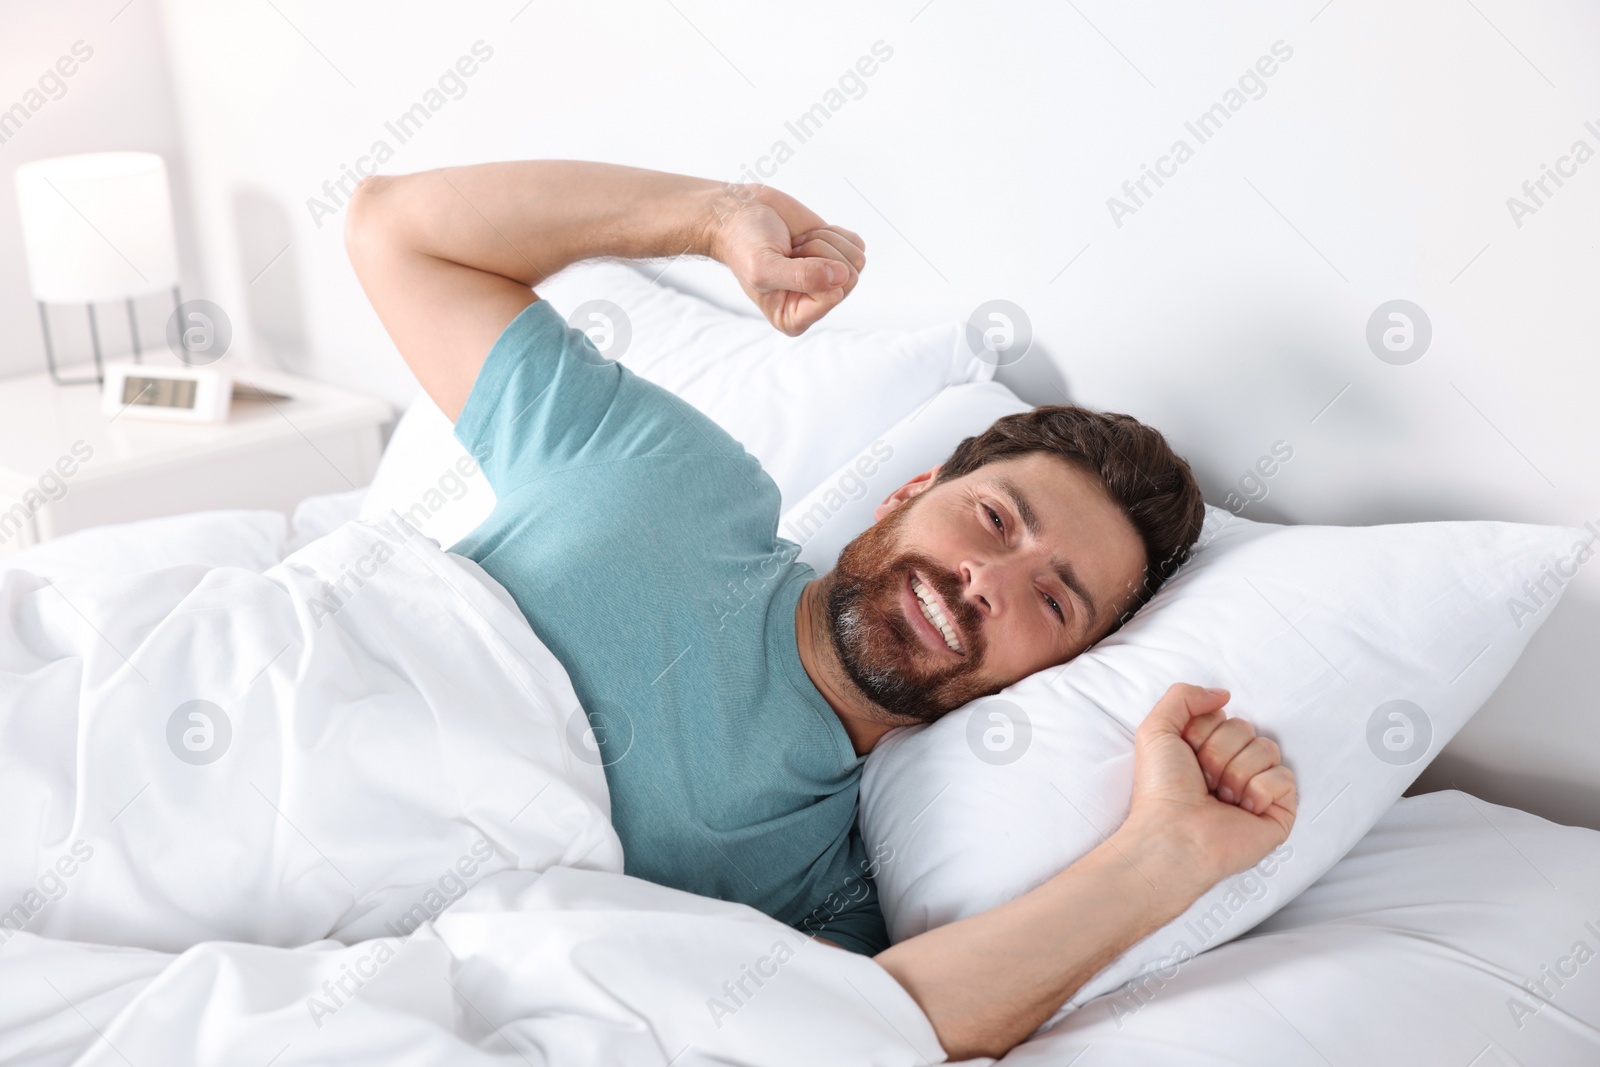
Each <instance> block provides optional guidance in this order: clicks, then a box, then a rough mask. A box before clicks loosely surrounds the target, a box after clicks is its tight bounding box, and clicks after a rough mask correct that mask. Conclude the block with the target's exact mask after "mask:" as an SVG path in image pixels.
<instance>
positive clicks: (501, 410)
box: [455, 300, 754, 497]
mask: <svg viewBox="0 0 1600 1067" xmlns="http://www.w3.org/2000/svg"><path fill="white" fill-rule="evenodd" d="M455 433H456V438H457V439H458V440H459V441H460V442H461V443H462V444H463V445H465V446H466V448H467V451H468V452H470V453H472V455H473V457H474V458H475V459H476V460H477V461H478V463H479V465H480V466H481V467H482V468H483V471H484V474H485V476H486V477H487V479H488V482H489V484H490V485H491V486H493V487H494V490H495V492H496V493H497V494H499V495H500V496H502V497H504V496H507V495H509V494H510V493H511V492H512V491H514V490H516V489H520V488H522V487H523V486H525V485H526V484H528V483H529V482H531V481H533V480H535V479H537V478H541V477H545V476H547V475H550V474H555V473H558V472H560V471H564V470H569V469H572V468H575V467H580V466H595V465H599V464H603V463H607V462H610V461H614V460H619V459H628V458H632V457H637V456H646V455H651V454H680V455H701V454H703V455H707V456H716V457H721V458H726V459H736V460H744V461H746V462H750V463H752V464H753V463H754V460H753V458H752V457H749V456H748V455H746V454H745V452H744V449H743V448H742V446H740V445H739V443H738V442H736V441H734V440H733V438H732V437H730V436H728V434H727V432H726V431H725V430H723V429H722V428H721V427H720V426H718V425H717V424H716V423H714V422H712V421H711V420H710V419H709V418H707V417H706V416H705V415H703V414H702V413H701V412H699V411H697V410H695V409H694V408H693V407H692V406H690V405H689V404H688V403H686V402H685V401H683V400H681V399H679V398H677V397H675V396H673V395H672V394H671V393H668V392H667V391H666V390H665V389H662V388H660V387H659V386H657V385H654V384H653V383H651V382H647V381H645V380H644V379H642V378H640V377H639V376H638V375H636V374H634V373H633V372H632V371H630V370H628V369H627V368H626V367H624V366H622V365H621V364H620V363H617V362H615V361H613V360H608V359H606V358H605V357H604V356H602V355H601V354H600V352H599V350H597V349H596V348H595V346H594V344H593V342H591V341H590V340H589V337H588V335H586V334H585V333H584V332H583V331H582V330H578V329H574V328H572V327H569V326H568V325H567V324H566V322H565V321H564V320H563V319H562V318H561V316H560V314H559V313H557V312H556V311H555V309H554V308H552V307H551V306H550V304H549V303H548V302H546V301H544V300H537V301H535V302H534V303H532V304H530V305H528V307H526V308H524V309H523V311H522V313H521V314H519V315H518V316H517V317H516V318H515V319H513V320H512V321H511V324H510V325H508V326H507V327H506V328H505V330H504V332H502V333H501V335H500V337H499V338H498V339H497V340H496V341H495V343H494V347H493V348H491V349H490V350H489V356H488V358H487V359H486V360H485V361H484V364H483V368H482V369H481V370H480V371H479V372H478V379H477V381H476V382H474V383H473V386H472V392H471V394H470V395H469V396H468V397H467V403H466V405H465V407H463V408H462V411H461V417H460V418H459V419H457V420H456V428H455Z"/></svg>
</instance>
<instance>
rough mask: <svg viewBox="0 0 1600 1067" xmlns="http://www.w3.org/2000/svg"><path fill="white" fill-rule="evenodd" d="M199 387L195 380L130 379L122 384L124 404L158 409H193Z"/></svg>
mask: <svg viewBox="0 0 1600 1067" xmlns="http://www.w3.org/2000/svg"><path fill="white" fill-rule="evenodd" d="M199 387H200V386H199V383H198V382H196V381H194V380H193V379H186V378H132V377H130V378H127V379H126V380H124V381H123V383H122V402H123V403H124V404H143V405H148V406H149V407H157V408H193V407H194V401H195V396H196V394H197V393H198V391H199Z"/></svg>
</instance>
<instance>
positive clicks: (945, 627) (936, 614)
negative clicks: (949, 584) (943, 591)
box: [911, 577, 961, 654]
mask: <svg viewBox="0 0 1600 1067" xmlns="http://www.w3.org/2000/svg"><path fill="white" fill-rule="evenodd" d="M911 591H912V592H913V593H915V594H917V601H918V603H920V604H921V605H922V617H923V618H925V619H927V620H928V621H929V622H931V623H932V624H933V627H934V629H936V630H938V631H939V633H940V634H941V635H943V637H944V643H945V644H947V645H949V646H950V651H952V652H955V653H958V654H959V653H960V652H961V642H960V641H959V640H958V639H957V638H956V628H955V627H954V626H952V625H950V620H948V619H946V618H945V617H944V612H943V611H941V610H940V609H939V602H938V600H936V599H934V596H933V594H932V593H930V592H929V591H928V587H927V586H925V585H923V584H922V582H920V581H919V580H918V579H916V578H915V577H913V578H912V579H911Z"/></svg>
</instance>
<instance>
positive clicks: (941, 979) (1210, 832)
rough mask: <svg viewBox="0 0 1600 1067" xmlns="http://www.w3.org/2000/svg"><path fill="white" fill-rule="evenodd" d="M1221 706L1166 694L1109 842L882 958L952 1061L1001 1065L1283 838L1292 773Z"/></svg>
mask: <svg viewBox="0 0 1600 1067" xmlns="http://www.w3.org/2000/svg"><path fill="white" fill-rule="evenodd" d="M1226 702H1227V694H1226V693H1225V692H1223V691H1221V690H1210V689H1202V688H1200V687H1198V686H1192V685H1175V686H1173V687H1172V688H1171V689H1169V690H1168V691H1167V693H1166V695H1165V696H1163V697H1162V699H1161V701H1160V702H1159V703H1158V704H1157V705H1156V707H1155V709H1154V710H1153V711H1151V713H1150V715H1149V716H1148V717H1147V718H1146V719H1145V721H1144V723H1143V724H1142V725H1141V726H1140V727H1139V732H1138V734H1137V736H1136V739H1135V754H1134V760H1135V764H1134V795H1133V806H1132V808H1131V810H1130V811H1129V813H1128V818H1127V820H1126V821H1125V822H1124V823H1123V824H1122V826H1121V827H1120V828H1119V829H1118V830H1117V831H1116V832H1115V833H1113V834H1112V835H1111V836H1110V837H1108V838H1107V839H1106V840H1105V841H1104V842H1102V843H1101V844H1100V845H1099V847H1097V848H1095V849H1094V850H1093V851H1092V852H1090V853H1089V854H1088V855H1087V856H1085V857H1083V858H1082V859H1081V860H1079V861H1078V862H1077V863H1074V864H1073V865H1072V866H1071V867H1069V868H1067V869H1066V870H1065V871H1062V872H1061V873H1060V874H1058V875H1056V876H1055V877H1054V878H1051V879H1050V880H1049V881H1047V882H1045V883H1044V884H1043V885H1041V886H1039V887H1038V888H1036V889H1034V890H1032V891H1031V892H1029V893H1026V894H1024V895H1023V896H1020V897H1018V898H1017V899H1016V900H1013V901H1012V902H1010V903H1009V904H1004V905H1002V906H1000V907H998V908H994V909H992V910H990V911H986V912H984V913H983V914H981V915H975V916H973V917H971V918H969V919H963V920H961V921H960V922H955V923H951V924H950V925H948V926H942V927H939V928H938V929H936V930H930V931H928V932H927V933H925V934H921V935H919V936H917V937H913V938H909V939H907V940H905V941H902V942H901V943H900V944H898V945H895V946H894V947H892V948H890V949H887V950H885V951H884V952H881V953H879V954H878V956H877V957H876V959H877V961H878V963H879V965H881V966H882V967H883V968H884V969H885V970H887V971H888V972H889V973H890V974H892V975H894V977H895V978H896V980H898V981H899V982H900V984H901V985H902V986H904V987H905V989H906V991H907V992H909V993H910V994H911V996H912V997H913V998H914V999H915V1000H916V1001H917V1003H918V1004H919V1005H920V1006H921V1007H922V1010H923V1011H924V1012H925V1013H927V1016H928V1018H929V1020H930V1021H931V1022H932V1023H933V1027H934V1030H935V1032H937V1033H938V1035H939V1041H940V1043H941V1044H943V1046H944V1049H945V1051H946V1052H947V1053H948V1054H949V1055H950V1057H951V1058H952V1059H967V1058H970V1057H973V1056H996V1057H998V1056H1003V1055H1005V1053H1006V1052H1007V1051H1008V1050H1010V1049H1011V1048H1012V1046H1014V1045H1016V1044H1018V1043H1019V1042H1021V1041H1022V1040H1023V1039H1025V1038H1026V1037H1027V1036H1028V1035H1029V1034H1031V1033H1032V1032H1033V1031H1034V1030H1036V1029H1038V1027H1039V1026H1040V1025H1041V1024H1042V1023H1044V1021H1045V1020H1046V1019H1048V1018H1049V1017H1050V1016H1051V1015H1053V1014H1054V1013H1055V1011H1056V1009H1058V1008H1059V1007H1061V1005H1062V1004H1064V1003H1066V1001H1067V998H1069V997H1071V996H1072V994H1074V993H1076V992H1077V991H1078V989H1079V987H1080V986H1082V985H1083V984H1084V983H1085V982H1087V981H1088V980H1089V979H1090V978H1092V977H1093V976H1094V975H1095V973H1096V972H1098V971H1099V970H1100V969H1101V968H1103V967H1105V966H1106V964H1108V963H1110V962H1111V961H1112V960H1113V959H1115V958H1116V957H1117V956H1119V955H1121V954H1122V953H1123V952H1124V951H1125V950H1127V949H1128V948H1130V947H1131V946H1132V945H1134V944H1135V943H1136V942H1138V941H1140V940H1141V939H1143V938H1144V937H1146V936H1147V935H1149V934H1151V933H1154V932H1155V931H1156V930H1158V929H1160V928H1161V927H1162V926H1163V925H1165V924H1166V923H1168V922H1169V921H1171V920H1172V919H1174V918H1176V917H1177V916H1179V915H1181V914H1182V913H1183V911H1184V909H1186V908H1187V907H1188V906H1189V905H1190V904H1192V903H1194V901H1195V900H1197V899H1199V897H1200V895H1201V894H1202V893H1204V892H1205V891H1206V890H1207V889H1209V888H1211V886H1213V885H1215V884H1216V883H1217V882H1219V881H1221V880H1222V879H1223V878H1226V877H1227V876H1228V875H1230V874H1234V873H1236V872H1238V871H1241V870H1244V869H1245V868H1246V867H1248V866H1250V865H1251V864H1253V863H1255V862H1257V861H1258V860H1260V859H1261V857H1262V856H1265V855H1266V854H1267V853H1268V852H1270V851H1271V850H1272V849H1274V848H1276V847H1277V846H1278V845H1280V844H1282V842H1283V840H1284V838H1286V837H1287V836H1288V835H1289V829H1290V827H1291V826H1293V824H1294V814H1295V800H1296V796H1295V789H1294V775H1293V774H1292V773H1291V772H1290V771H1289V769H1288V768H1287V767H1284V766H1282V765H1281V764H1280V762H1279V753H1278V749H1277V746H1276V745H1274V744H1273V743H1272V742H1271V741H1269V740H1267V739H1266V738H1262V737H1257V736H1256V735H1255V731H1254V730H1253V729H1251V728H1250V726H1249V724H1248V723H1245V722H1244V721H1243V720H1241V719H1236V718H1228V717H1227V715H1226V713H1224V712H1223V711H1222V710H1221V709H1222V707H1223V705H1224V704H1225V703H1226ZM1213 788H1215V789H1216V790H1218V791H1224V790H1226V792H1225V795H1227V796H1231V797H1233V798H1235V800H1234V802H1232V803H1226V802H1224V801H1222V800H1219V799H1218V798H1217V797H1216V796H1213V795H1212V789H1213Z"/></svg>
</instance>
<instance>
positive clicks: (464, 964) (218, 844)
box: [0, 522, 938, 1067]
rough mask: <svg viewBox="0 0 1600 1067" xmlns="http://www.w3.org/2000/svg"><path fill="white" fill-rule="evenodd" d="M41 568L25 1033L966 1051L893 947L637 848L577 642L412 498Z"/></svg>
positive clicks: (23, 717)
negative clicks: (385, 519) (680, 872)
mask: <svg viewBox="0 0 1600 1067" xmlns="http://www.w3.org/2000/svg"><path fill="white" fill-rule="evenodd" d="M146 532H148V531H146ZM245 541H246V543H249V544H254V543H255V542H253V541H250V539H248V538H246V539H245ZM42 569H43V570H45V571H47V572H53V573H51V575H50V576H44V575H41V574H39V573H36V571H34V570H30V569H27V567H26V566H25V565H24V566H19V567H13V568H11V569H8V570H6V571H4V572H3V573H0V608H3V611H0V811H3V812H4V813H5V816H6V817H5V818H4V819H3V820H0V908H4V909H5V911H4V912H3V913H0V988H3V989H4V990H5V996H4V997H0V1062H6V1063H16V1062H33V1063H70V1062H80V1063H85V1064H88V1063H99V1062H106V1063H122V1062H124V1060H126V1061H127V1062H132V1063H136V1064H137V1063H162V1064H174V1063H216V1064H223V1063H241V1062H257V1061H258V1062H261V1063H265V1062H266V1061H267V1060H269V1059H271V1058H272V1057H273V1054H274V1053H277V1052H278V1051H279V1050H280V1049H282V1054H281V1055H280V1056H278V1057H277V1059H276V1060H275V1061H274V1062H275V1063H276V1064H278V1065H280V1067H283V1065H288V1064H293V1063H313V1062H324V1063H325V1062H332V1061H337V1062H341V1063H374V1064H377V1063H394V1062H398V1061H399V1060H400V1059H402V1058H403V1059H405V1060H406V1062H413V1063H434V1062H437V1063H470V1062H476V1061H477V1060H483V1061H485V1062H488V1061H492V1060H494V1059H496V1058H500V1057H510V1058H512V1059H516V1060H519V1061H520V1060H524V1059H526V1060H528V1061H531V1062H533V1063H541V1062H551V1063H589V1062H605V1063H618V1064H624V1063H649V1064H661V1063H665V1062H668V1061H669V1060H672V1059H673V1058H674V1057H679V1058H678V1060H677V1062H680V1063H693V1062H719V1063H756V1062H761V1063H777V1062H789V1063H815V1062H824V1061H828V1062H862V1063H867V1062H871V1063H882V1064H891V1063H913V1062H925V1057H926V1056H929V1055H933V1056H937V1055H938V1043H937V1041H936V1040H935V1038H934V1037H933V1034H932V1031H931V1029H930V1028H929V1025H928V1023H927V1021H926V1020H925V1019H924V1018H923V1017H922V1015H921V1013H920V1012H919V1011H918V1010H917V1008H916V1006H915V1004H914V1003H913V1002H912V1001H911V1000H910V998H909V997H908V996H907V995H906V994H905V993H904V992H903V991H902V990H901V989H900V987H899V986H898V984H896V983H895V982H894V981H893V980H892V979H891V978H889V977H888V976H887V975H886V974H885V973H884V972H883V971H882V970H881V969H879V968H878V967H877V966H876V965H875V964H873V963H872V962H871V961H870V960H866V959H861V958H858V957H855V956H853V955H850V954H847V953H844V952H840V951H836V950H832V949H829V948H826V947H824V946H820V945H814V944H812V943H810V942H809V941H807V940H806V939H804V938H802V937H801V936H799V935H798V934H796V933H795V932H793V931H791V930H790V929H789V928H788V927H785V926H783V925H782V924H780V923H777V922H775V921H773V920H770V919H768V918H766V917H765V916H762V915H760V914H759V913H757V912H755V911H753V910H751V909H749V908H746V907H743V906H740V905H733V904H727V903H723V902H719V901H711V900H705V899H702V898H698V897H695V896H692V895H689V894H685V893H679V892H675V891H672V890H668V889H664V888H661V887H658V886H653V885H650V884H648V883H645V882H641V881H639V880H637V879H632V878H628V877H625V876H624V875H622V874H621V870H622V850H621V845H620V843H619V841H618V839H617V837H616V834H615V832H614V831H613V830H612V828H611V824H610V822H609V818H608V814H609V806H608V801H607V793H606V784H605V777H604V773H603V771H602V769H601V767H600V766H599V763H598V761H597V760H594V759H585V758H584V757H585V755H587V754H589V753H590V752H592V751H593V749H592V740H590V739H589V738H588V734H587V723H586V720H585V719H584V716H583V713H582V711H581V709H580V708H579V705H578V701H577V699H576V698H575V696H574V694H573V690H572V687H571V684H570V682H569V680H568V678H567V675H566V672H565V671H564V669H563V668H562V667H561V665H560V663H559V662H558V661H557V660H556V659H555V658H554V657H553V656H552V655H551V654H550V652H549V651H548V650H547V649H546V648H545V647H544V645H543V644H542V643H541V642H540V641H539V640H538V638H537V637H536V636H535V635H534V633H533V631H532V630H531V629H530V628H529V627H528V625H527V623H526V622H525V620H524V619H523V618H522V616H521V614H520V613H519V612H518V611H517V610H516V607H515V605H514V604H513V603H512V602H511V601H510V599H509V597H507V596H506V595H505V593H504V591H503V590H502V589H500V587H499V586H498V585H495V584H494V583H493V582H492V581H490V580H489V579H488V578H487V576H485V575H483V574H482V572H481V571H479V570H478V569H477V568H476V567H475V565H473V564H471V563H470V562H469V561H466V560H463V559H461V558H459V557H455V556H450V555H447V554H445V553H443V552H441V551H439V549H438V548H437V547H436V546H435V545H433V544H432V543H431V542H429V541H427V540H426V539H424V538H422V537H420V536H418V535H416V534H415V533H413V532H412V531H410V529H409V528H408V527H406V526H404V525H403V524H402V523H399V522H390V523H386V524H367V523H358V522H352V523H348V524H346V525H344V526H341V527H339V528H337V529H336V530H334V531H333V532H332V533H330V534H329V535H328V536H326V537H323V538H321V539H319V540H316V541H313V542H312V543H311V544H309V545H308V546H307V547H305V548H303V549H301V550H300V551H298V552H296V553H294V554H292V555H291V556H289V557H288V558H287V559H286V560H284V561H283V562H282V563H280V564H278V565H276V566H272V567H271V568H270V569H267V570H266V571H265V572H264V573H260V574H257V573H254V571H253V570H252V569H250V568H249V567H227V566H221V567H218V566H209V565H201V564H180V565H175V566H168V567H163V568H161V569H157V570H152V571H145V572H139V573H132V574H122V575H114V574H106V573H100V574H94V575H89V574H80V575H72V574H68V573H63V571H62V569H61V568H57V567H51V566H46V567H44V568H42ZM111 946H116V947H111ZM346 946H348V947H346ZM822 1018H826V1019H828V1020H829V1026H828V1027H826V1028H824V1029H818V1028H817V1027H816V1026H815V1025H814V1024H815V1021H816V1020H817V1019H822ZM97 1035H102V1036H98V1037H97ZM269 1046H270V1047H269ZM401 1050H404V1055H403V1056H402V1055H401ZM763 1050H764V1051H763ZM680 1054H682V1055H681V1056H680Z"/></svg>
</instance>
